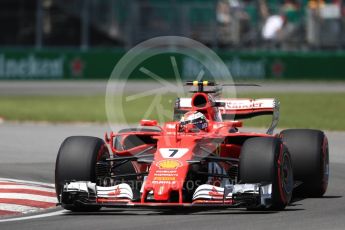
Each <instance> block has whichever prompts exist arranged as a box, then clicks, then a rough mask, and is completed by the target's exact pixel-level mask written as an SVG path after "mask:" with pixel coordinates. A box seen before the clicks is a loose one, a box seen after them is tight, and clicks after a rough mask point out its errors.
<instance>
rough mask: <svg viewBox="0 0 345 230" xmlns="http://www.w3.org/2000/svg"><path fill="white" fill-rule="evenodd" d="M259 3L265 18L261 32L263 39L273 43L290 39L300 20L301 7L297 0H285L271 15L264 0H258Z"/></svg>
mask: <svg viewBox="0 0 345 230" xmlns="http://www.w3.org/2000/svg"><path fill="white" fill-rule="evenodd" d="M259 3H260V10H261V11H262V13H261V14H262V15H263V19H264V20H265V21H264V24H263V28H262V33H261V35H262V38H263V40H264V41H265V42H266V43H268V44H270V43H272V44H273V45H277V44H281V43H282V42H285V41H287V39H290V40H291V38H292V37H293V34H294V32H295V31H296V30H297V28H298V26H299V25H300V22H301V14H300V12H301V7H300V5H299V3H298V1H297V0H285V1H284V2H283V4H282V5H281V7H280V8H279V9H278V11H277V12H276V14H271V15H270V12H269V10H268V7H267V3H266V0H260V1H259ZM266 15H269V16H266Z"/></svg>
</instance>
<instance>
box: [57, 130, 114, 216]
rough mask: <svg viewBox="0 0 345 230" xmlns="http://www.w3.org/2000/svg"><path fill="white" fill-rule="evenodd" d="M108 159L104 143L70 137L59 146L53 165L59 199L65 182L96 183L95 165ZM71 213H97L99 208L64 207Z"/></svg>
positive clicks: (86, 137)
mask: <svg viewBox="0 0 345 230" xmlns="http://www.w3.org/2000/svg"><path fill="white" fill-rule="evenodd" d="M106 157H109V152H108V148H107V146H106V144H105V143H104V141H103V140H102V139H100V138H97V137H88V136H72V137H68V138H66V139H65V140H64V142H63V143H62V144H61V147H60V149H59V153H58V155H57V159H56V165H55V189H56V194H57V196H58V198H59V196H60V194H61V192H62V187H63V185H64V183H65V181H68V180H76V181H91V182H94V183H96V163H97V162H98V161H99V160H101V159H104V158H106ZM63 208H65V209H68V210H71V211H97V210H99V209H100V207H97V206H96V207H95V206H92V207H91V206H79V205H74V204H73V205H64V206H63Z"/></svg>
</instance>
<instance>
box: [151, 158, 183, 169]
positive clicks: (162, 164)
mask: <svg viewBox="0 0 345 230" xmlns="http://www.w3.org/2000/svg"><path fill="white" fill-rule="evenodd" d="M156 165H157V167H159V168H160V169H177V168H178V167H181V166H182V163H181V162H180V161H178V160H163V161H159V162H157V164H156Z"/></svg>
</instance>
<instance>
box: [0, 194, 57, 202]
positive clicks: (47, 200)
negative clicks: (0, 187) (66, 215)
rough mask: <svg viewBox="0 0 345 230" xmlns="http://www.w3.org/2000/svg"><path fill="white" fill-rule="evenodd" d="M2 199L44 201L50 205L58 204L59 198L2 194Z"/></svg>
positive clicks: (0, 196)
mask: <svg viewBox="0 0 345 230" xmlns="http://www.w3.org/2000/svg"><path fill="white" fill-rule="evenodd" d="M0 198H8V199H26V200H34V201H44V202H50V203H57V198H56V197H48V196H40V195H31V194H24V193H0Z"/></svg>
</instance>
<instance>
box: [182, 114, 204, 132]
mask: <svg viewBox="0 0 345 230" xmlns="http://www.w3.org/2000/svg"><path fill="white" fill-rule="evenodd" d="M187 124H193V125H194V127H195V128H198V129H200V130H206V129H207V127H208V120H207V119H206V117H205V115H204V114H203V113H200V112H198V111H189V112H187V113H185V114H184V115H183V117H182V118H181V120H180V128H181V130H185V126H186V125H187Z"/></svg>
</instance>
